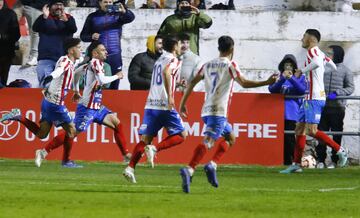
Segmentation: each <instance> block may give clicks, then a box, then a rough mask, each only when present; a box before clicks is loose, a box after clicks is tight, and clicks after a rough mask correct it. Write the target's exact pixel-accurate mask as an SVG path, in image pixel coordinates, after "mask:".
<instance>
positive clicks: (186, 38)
mask: <svg viewBox="0 0 360 218" xmlns="http://www.w3.org/2000/svg"><path fill="white" fill-rule="evenodd" d="M179 39H180V41H189V40H190V35H189V34H187V33H181V34H180V35H179Z"/></svg>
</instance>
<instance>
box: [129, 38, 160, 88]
mask: <svg viewBox="0 0 360 218" xmlns="http://www.w3.org/2000/svg"><path fill="white" fill-rule="evenodd" d="M146 46H147V51H146V52H142V53H139V54H137V55H135V57H134V58H133V59H132V60H131V63H130V66H129V72H128V78H129V82H130V89H131V90H149V89H150V83H151V77H152V71H153V67H154V64H155V62H156V60H157V59H158V58H159V57H160V56H161V54H162V38H161V36H149V37H148V39H147V43H146Z"/></svg>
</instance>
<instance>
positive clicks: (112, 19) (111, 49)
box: [80, 10, 135, 55]
mask: <svg viewBox="0 0 360 218" xmlns="http://www.w3.org/2000/svg"><path fill="white" fill-rule="evenodd" d="M134 19H135V15H134V13H133V12H131V11H130V10H126V12H125V13H124V14H121V13H111V14H109V13H106V12H104V11H102V10H97V11H95V12H93V13H91V14H89V16H88V17H87V18H86V21H85V24H84V27H83V29H82V31H81V34H80V38H81V40H82V41H84V42H91V41H92V38H91V36H92V34H94V33H99V34H100V38H99V40H100V42H101V43H102V44H104V46H105V48H106V49H107V51H108V54H109V55H111V54H119V53H121V34H122V26H123V25H124V24H126V23H130V22H132V21H133V20H134Z"/></svg>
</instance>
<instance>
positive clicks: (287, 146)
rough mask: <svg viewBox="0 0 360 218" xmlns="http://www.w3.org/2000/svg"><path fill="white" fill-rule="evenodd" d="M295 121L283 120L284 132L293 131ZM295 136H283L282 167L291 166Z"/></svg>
mask: <svg viewBox="0 0 360 218" xmlns="http://www.w3.org/2000/svg"><path fill="white" fill-rule="evenodd" d="M295 127H296V121H293V120H285V130H295ZM295 143H296V141H295V134H284V165H291V164H292V162H293V159H294V148H295Z"/></svg>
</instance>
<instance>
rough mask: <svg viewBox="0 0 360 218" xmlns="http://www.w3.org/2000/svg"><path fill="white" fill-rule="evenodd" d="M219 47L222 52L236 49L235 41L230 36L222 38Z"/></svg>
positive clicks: (219, 40)
mask: <svg viewBox="0 0 360 218" xmlns="http://www.w3.org/2000/svg"><path fill="white" fill-rule="evenodd" d="M218 46H219V47H218V49H219V51H220V52H228V51H230V49H232V48H233V47H234V40H233V39H232V38H231V37H230V36H221V37H220V38H219V39H218Z"/></svg>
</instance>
